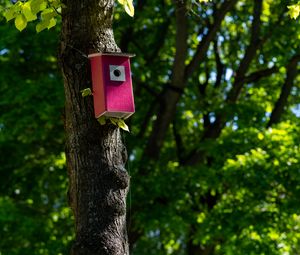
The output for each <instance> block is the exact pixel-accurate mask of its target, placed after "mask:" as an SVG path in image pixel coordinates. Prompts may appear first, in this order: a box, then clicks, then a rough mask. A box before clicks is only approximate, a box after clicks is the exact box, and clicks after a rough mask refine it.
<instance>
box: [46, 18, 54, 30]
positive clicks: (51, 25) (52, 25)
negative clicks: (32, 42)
mask: <svg viewBox="0 0 300 255" xmlns="http://www.w3.org/2000/svg"><path fill="white" fill-rule="evenodd" d="M55 25H56V19H55V18H52V19H50V22H49V26H48V27H47V28H48V29H50V28H51V27H54V26H55Z"/></svg>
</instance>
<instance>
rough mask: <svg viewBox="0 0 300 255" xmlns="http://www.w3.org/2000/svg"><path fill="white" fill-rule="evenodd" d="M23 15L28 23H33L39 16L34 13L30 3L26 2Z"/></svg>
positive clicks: (23, 6)
mask: <svg viewBox="0 0 300 255" xmlns="http://www.w3.org/2000/svg"><path fill="white" fill-rule="evenodd" d="M22 13H23V14H24V16H25V18H26V20H27V21H33V20H36V19H37V16H36V15H35V14H33V13H32V11H31V5H30V2H26V3H25V4H23V5H22Z"/></svg>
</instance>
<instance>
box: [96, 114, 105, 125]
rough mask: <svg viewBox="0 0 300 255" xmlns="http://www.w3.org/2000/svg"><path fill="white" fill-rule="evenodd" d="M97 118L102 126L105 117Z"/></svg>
mask: <svg viewBox="0 0 300 255" xmlns="http://www.w3.org/2000/svg"><path fill="white" fill-rule="evenodd" d="M97 120H98V122H99V123H100V125H102V126H103V125H105V124H106V117H105V116H101V117H100V118H98V119H97Z"/></svg>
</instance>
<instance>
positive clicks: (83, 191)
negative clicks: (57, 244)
mask: <svg viewBox="0 0 300 255" xmlns="http://www.w3.org/2000/svg"><path fill="white" fill-rule="evenodd" d="M62 2H63V4H64V6H65V7H64V8H63V13H62V32H61V48H60V61H61V67H62V72H63V78H64V88H65V132H66V157H67V169H68V174H69V191H68V195H69V203H70V206H71V208H72V210H73V213H74V216H75V231H76V240H75V242H74V244H73V247H72V249H71V254H72V255H98V254H99V255H100V254H101V255H117V254H118V255H124V254H125V255H127V254H129V252H128V241H127V233H126V202H125V199H126V194H127V191H128V186H129V175H128V174H127V172H126V170H125V166H124V165H125V162H126V160H127V154H126V148H125V146H124V145H123V143H122V137H121V133H120V130H119V128H117V127H115V126H112V125H105V126H100V124H99V123H98V122H97V120H96V119H95V118H94V110H93V102H92V97H88V98H82V96H81V93H80V90H82V89H84V88H86V87H90V85H91V75H90V68H89V60H88V59H87V58H86V56H85V54H87V53H88V52H89V51H93V52H115V51H119V48H118V47H117V45H116V43H115V41H114V37H113V31H112V15H113V5H114V1H113V0H90V1H87V0H63V1H62Z"/></svg>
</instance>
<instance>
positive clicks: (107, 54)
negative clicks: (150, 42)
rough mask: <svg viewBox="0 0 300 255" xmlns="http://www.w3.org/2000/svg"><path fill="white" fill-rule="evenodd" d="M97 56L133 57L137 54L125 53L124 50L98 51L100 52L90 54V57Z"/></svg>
mask: <svg viewBox="0 0 300 255" xmlns="http://www.w3.org/2000/svg"><path fill="white" fill-rule="evenodd" d="M97 56H112V57H128V58H132V57H134V56H135V54H131V53H123V52H98V53H92V54H89V55H88V57H89V58H93V57H97Z"/></svg>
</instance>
